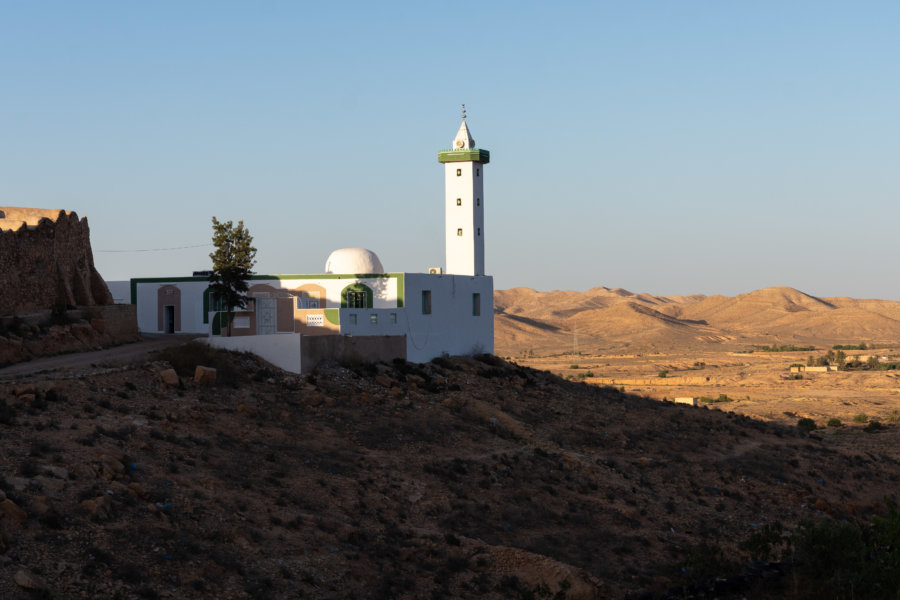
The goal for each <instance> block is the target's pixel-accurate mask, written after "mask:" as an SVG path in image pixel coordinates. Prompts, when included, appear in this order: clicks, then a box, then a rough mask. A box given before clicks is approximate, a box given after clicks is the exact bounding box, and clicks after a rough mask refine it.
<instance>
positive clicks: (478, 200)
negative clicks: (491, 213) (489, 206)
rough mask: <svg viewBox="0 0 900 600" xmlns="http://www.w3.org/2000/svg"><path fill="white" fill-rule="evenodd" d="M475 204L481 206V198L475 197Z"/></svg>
mask: <svg viewBox="0 0 900 600" xmlns="http://www.w3.org/2000/svg"><path fill="white" fill-rule="evenodd" d="M475 206H481V198H475Z"/></svg>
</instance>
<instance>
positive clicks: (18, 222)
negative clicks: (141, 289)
mask: <svg viewBox="0 0 900 600" xmlns="http://www.w3.org/2000/svg"><path fill="white" fill-rule="evenodd" d="M90 235H91V233H90V229H89V228H88V222H87V217H85V218H82V219H79V218H78V215H77V214H75V212H74V211H66V210H58V209H40V208H19V207H15V206H0V315H10V314H16V313H21V312H27V311H33V310H41V309H47V308H53V307H75V306H97V305H106V304H112V303H113V299H112V295H111V294H110V293H109V288H107V287H106V282H104V281H103V278H102V277H101V276H100V273H98V272H97V269H96V268H94V255H93V252H91V238H90Z"/></svg>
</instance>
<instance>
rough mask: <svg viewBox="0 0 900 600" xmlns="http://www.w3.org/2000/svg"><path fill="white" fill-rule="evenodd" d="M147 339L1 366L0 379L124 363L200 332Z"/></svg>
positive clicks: (189, 338)
mask: <svg viewBox="0 0 900 600" xmlns="http://www.w3.org/2000/svg"><path fill="white" fill-rule="evenodd" d="M143 337H144V339H142V340H141V341H139V342H134V343H132V344H124V345H122V346H115V347H114V348H104V349H103V350H94V351H92V352H77V353H73V354H60V355H58V356H47V357H44V358H38V359H35V360H31V361H28V362H24V363H18V364H15V365H10V366H8V367H3V368H0V380H3V379H17V378H20V377H27V376H29V375H33V374H35V373H41V372H44V371H57V370H60V369H81V368H85V367H90V366H91V365H96V364H100V363H102V364H104V365H109V364H124V363H128V362H132V361H135V360H139V359H141V358H142V357H143V356H145V355H146V354H147V353H148V352H153V351H154V350H160V349H162V348H165V347H167V346H174V345H177V344H184V343H186V342H189V341H190V340H192V339H196V338H197V337H199V336H197V335H160V334H144V336H143Z"/></svg>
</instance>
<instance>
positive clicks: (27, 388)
mask: <svg viewBox="0 0 900 600" xmlns="http://www.w3.org/2000/svg"><path fill="white" fill-rule="evenodd" d="M34 392H35V389H34V386H33V385H20V386H18V387H14V388H13V390H12V393H13V396H22V395H24V394H32V395H33V394H34Z"/></svg>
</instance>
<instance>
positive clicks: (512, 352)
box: [494, 287, 900, 356]
mask: <svg viewBox="0 0 900 600" xmlns="http://www.w3.org/2000/svg"><path fill="white" fill-rule="evenodd" d="M494 302H495V322H494V329H495V349H496V352H497V353H498V354H500V355H504V356H519V355H521V353H522V352H523V351H527V350H533V351H537V352H539V353H545V354H546V353H558V352H571V351H572V349H573V348H577V347H579V346H580V348H579V350H581V351H588V352H598V351H605V350H610V349H613V348H617V347H618V348H623V347H630V348H632V349H641V348H642V349H657V350H658V349H667V348H676V347H678V348H685V347H692V346H704V345H708V344H725V345H731V346H734V347H735V348H742V347H747V345H748V344H754V343H762V344H817V343H818V344H822V343H825V344H837V343H855V342H859V341H865V342H874V343H884V342H893V341H895V340H896V339H898V337H900V302H892V301H887V300H856V299H853V298H816V297H814V296H810V295H808V294H804V293H803V292H800V291H798V290H795V289H793V288H788V287H774V288H766V289H763V290H757V291H755V292H750V293H747V294H741V295H739V296H735V297H726V296H708V297H707V296H702V295H693V296H669V297H666V296H651V295H649V294H634V293H632V292H628V291H626V290H621V289H609V288H604V287H597V288H593V289H590V290H588V291H586V292H571V291H553V292H537V291H534V290H531V289H528V288H514V289H510V290H498V291H497V292H495V295H494Z"/></svg>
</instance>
